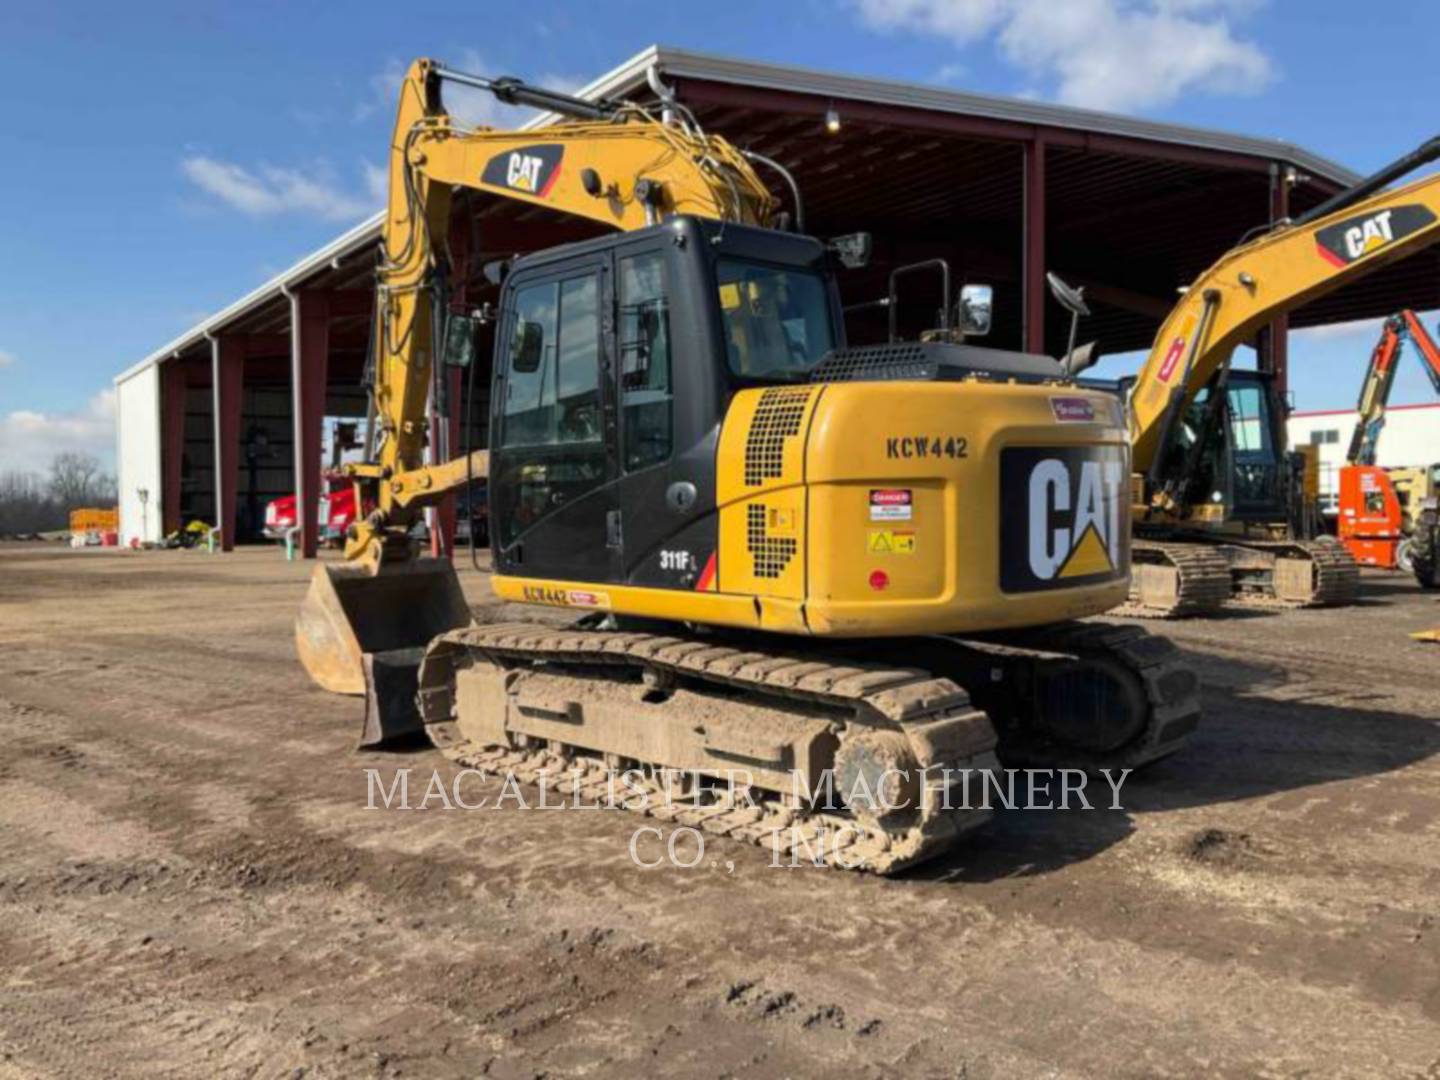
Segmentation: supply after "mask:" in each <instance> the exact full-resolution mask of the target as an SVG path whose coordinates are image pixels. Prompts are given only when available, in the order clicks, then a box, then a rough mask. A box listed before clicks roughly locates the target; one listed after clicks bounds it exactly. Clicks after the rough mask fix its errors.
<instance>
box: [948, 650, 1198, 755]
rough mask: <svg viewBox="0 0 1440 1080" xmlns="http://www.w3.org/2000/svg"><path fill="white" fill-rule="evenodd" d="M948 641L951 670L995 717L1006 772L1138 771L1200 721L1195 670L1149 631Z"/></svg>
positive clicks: (1181, 740) (1184, 738)
mask: <svg viewBox="0 0 1440 1080" xmlns="http://www.w3.org/2000/svg"><path fill="white" fill-rule="evenodd" d="M942 640H944V641H946V642H947V644H948V645H949V647H950V648H951V649H952V650H953V652H952V655H951V657H950V660H949V667H948V669H947V670H948V671H951V672H954V673H955V675H954V677H956V678H957V679H958V680H959V681H962V682H964V683H965V685H967V686H970V687H971V694H972V696H973V697H974V699H975V703H976V704H977V705H980V706H981V707H983V708H984V709H985V711H986V713H987V714H988V715H989V716H990V718H991V720H992V722H993V723H994V724H995V728H996V731H997V732H998V733H999V737H1000V747H999V750H1000V757H1001V760H1002V761H1004V763H1005V764H1006V765H1007V766H1012V767H1018V766H1028V767H1034V768H1052V769H1054V768H1068V769H1084V770H1085V771H1086V772H1089V773H1092V774H1093V773H1097V772H1100V771H1102V770H1106V769H1108V770H1111V771H1112V772H1113V771H1116V770H1120V769H1138V768H1140V767H1142V766H1144V765H1147V764H1149V763H1150V762H1153V761H1157V760H1159V759H1160V758H1163V757H1167V756H1169V755H1170V754H1173V753H1175V752H1176V751H1177V750H1179V749H1180V748H1181V747H1183V746H1184V745H1185V743H1186V741H1187V740H1188V739H1189V737H1190V734H1191V733H1192V732H1193V731H1195V729H1196V728H1197V727H1198V726H1199V723H1200V680H1199V676H1198V675H1197V674H1196V672H1195V669H1194V668H1193V667H1191V666H1190V664H1189V663H1188V662H1187V661H1186V660H1185V658H1184V656H1183V655H1182V654H1181V652H1180V650H1179V649H1177V648H1176V647H1175V645H1174V643H1172V642H1171V641H1170V640H1169V639H1168V638H1165V637H1161V636H1159V635H1156V634H1151V633H1150V632H1149V631H1147V630H1145V629H1144V628H1143V627H1139V626H1117V625H1114V624H1110V623H1097V622H1083V623H1080V622H1076V623H1060V624H1057V625H1055V626H1049V627H1043V628H1040V629H1037V630H1029V631H1020V632H1016V633H1013V634H1006V635H997V636H993V637H991V638H987V639H984V640H976V639H969V638H966V639H942ZM962 672H963V673H962ZM987 677H988V678H987Z"/></svg>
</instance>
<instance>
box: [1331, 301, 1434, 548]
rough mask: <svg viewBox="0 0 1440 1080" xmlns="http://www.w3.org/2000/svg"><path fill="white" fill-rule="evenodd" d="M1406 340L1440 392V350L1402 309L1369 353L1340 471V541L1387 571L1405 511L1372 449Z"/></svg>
mask: <svg viewBox="0 0 1440 1080" xmlns="http://www.w3.org/2000/svg"><path fill="white" fill-rule="evenodd" d="M1407 340H1409V341H1410V342H1412V343H1414V345H1415V347H1416V348H1417V349H1418V350H1419V352H1420V358H1421V359H1422V360H1423V361H1424V363H1425V372H1426V374H1427V375H1429V376H1430V382H1431V384H1432V385H1433V386H1434V387H1435V392H1436V393H1437V394H1440V348H1437V347H1436V345H1435V342H1434V340H1433V339H1432V338H1431V337H1430V335H1429V334H1428V333H1427V332H1426V331H1425V327H1424V326H1423V325H1422V324H1421V322H1420V319H1419V317H1418V316H1417V315H1416V314H1415V312H1413V311H1410V310H1409V309H1406V310H1405V311H1402V312H1400V313H1399V314H1398V315H1392V316H1390V318H1388V319H1386V320H1385V326H1384V329H1383V330H1381V332H1380V340H1379V341H1378V342H1376V343H1375V348H1374V350H1373V351H1372V352H1371V354H1370V365H1369V367H1368V369H1367V370H1366V372H1365V382H1364V384H1363V385H1362V386H1361V388H1360V400H1359V401H1358V402H1357V403H1356V406H1355V407H1356V409H1357V410H1358V411H1359V413H1360V417H1359V419H1358V420H1357V421H1356V423H1355V433H1354V435H1352V436H1351V439H1350V450H1349V452H1348V453H1347V454H1346V456H1345V460H1346V464H1345V466H1344V467H1343V468H1341V470H1340V516H1339V519H1338V521H1337V523H1336V531H1337V533H1338V534H1339V537H1340V542H1341V543H1342V544H1344V545H1345V547H1346V548H1347V549H1348V550H1349V551H1350V554H1351V555H1352V556H1354V558H1355V561H1356V562H1358V563H1360V564H1361V565H1363V566H1378V567H1382V568H1384V569H1387V570H1393V569H1396V568H1397V567H1398V566H1399V562H1400V560H1399V552H1400V547H1401V544H1402V543H1403V542H1404V541H1405V528H1406V522H1405V512H1404V508H1403V507H1402V506H1401V504H1400V498H1399V496H1398V495H1397V494H1396V493H1395V485H1394V484H1393V483H1392V482H1391V480H1390V474H1389V473H1388V472H1386V471H1385V470H1384V469H1382V468H1379V467H1378V466H1376V464H1375V451H1376V446H1377V444H1378V443H1379V441H1380V432H1381V430H1382V429H1383V428H1384V427H1385V406H1386V405H1387V403H1388V402H1389V400H1390V390H1391V388H1392V387H1393V386H1394V385H1395V369H1396V367H1397V366H1398V361H1399V359H1400V354H1401V353H1402V352H1403V351H1404V348H1405V342H1406V341H1407Z"/></svg>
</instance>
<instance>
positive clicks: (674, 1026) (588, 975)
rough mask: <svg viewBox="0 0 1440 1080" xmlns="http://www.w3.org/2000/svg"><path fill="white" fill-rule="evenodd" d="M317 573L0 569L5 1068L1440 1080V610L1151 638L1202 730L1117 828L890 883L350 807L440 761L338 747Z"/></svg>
mask: <svg viewBox="0 0 1440 1080" xmlns="http://www.w3.org/2000/svg"><path fill="white" fill-rule="evenodd" d="M306 572H307V571H306V569H305V568H304V567H303V566H301V565H299V564H286V563H285V562H284V561H283V560H282V559H281V558H280V557H279V556H277V555H276V553H275V552H274V551H271V550H252V551H245V552H241V553H239V554H237V555H234V556H230V557H208V556H205V555H203V554H199V553H191V552H167V553H118V552H116V553H108V552H107V553H101V552H71V551H68V550H59V549H56V548H54V547H48V546H36V545H0V737H3V739H4V745H5V751H4V753H3V754H0V1078H9V1077H27V1078H28V1077H35V1076H63V1077H68V1076H79V1075H86V1076H93V1075H116V1076H147V1077H148V1076H206V1077H211V1076H231V1075H236V1076H295V1075H304V1076H313V1077H328V1076H346V1077H349V1076H395V1075H402V1076H442V1077H444V1076H456V1077H459V1076H475V1075H482V1074H484V1075H490V1076H534V1075H539V1074H546V1075H551V1076H564V1075H579V1074H586V1075H608V1074H614V1073H620V1072H625V1073H627V1074H629V1075H660V1076H694V1075H699V1076H727V1075H728V1076H756V1077H762V1076H775V1075H786V1074H788V1075H810V1074H818V1073H824V1072H829V1073H834V1072H836V1071H838V1070H840V1069H845V1070H846V1071H847V1072H849V1073H852V1074H859V1075H862V1076H863V1075H871V1076H888V1075H895V1074H904V1075H907V1076H968V1077H985V1076H1015V1075H1035V1074H1039V1073H1044V1074H1049V1075H1059V1076H1072V1075H1073V1076H1084V1075H1093V1076H1114V1075H1133V1076H1141V1075H1144V1076H1154V1075H1199V1074H1205V1075H1234V1076H1242V1075H1244V1076H1250V1075H1257V1074H1262V1075H1277V1076H1289V1075H1298V1074H1301V1073H1310V1074H1312V1075H1316V1074H1318V1075H1327V1076H1333V1075H1337V1074H1338V1075H1356V1076H1360V1075H1385V1076H1416V1077H1425V1076H1428V1077H1435V1076H1440V900H1437V896H1440V756H1437V751H1440V723H1437V721H1440V678H1437V673H1440V648H1437V647H1435V646H1423V645H1418V644H1413V643H1411V642H1410V641H1409V640H1408V639H1407V638H1406V637H1405V632H1406V631H1409V630H1414V629H1420V628H1423V627H1426V626H1432V625H1435V624H1437V623H1440V604H1436V603H1434V602H1433V601H1432V600H1431V599H1430V598H1427V597H1422V596H1420V595H1419V594H1417V593H1415V592H1414V591H1413V590H1412V589H1411V588H1409V587H1408V585H1407V583H1406V582H1405V580H1404V579H1402V578H1398V577H1383V576H1377V577H1368V576H1367V577H1366V578H1365V579H1364V583H1363V585H1362V595H1364V597H1365V598H1366V599H1365V602H1364V603H1363V604H1362V605H1361V606H1360V607H1358V608H1355V609H1351V610H1349V611H1348V613H1347V612H1344V611H1306V612H1295V613H1287V614H1284V615H1270V614H1254V613H1244V612H1241V613H1238V614H1235V615H1233V616H1232V617H1229V618H1225V619H1222V620H1218V621H1214V622H1209V623H1203V624H1202V623H1182V624H1172V625H1169V626H1167V627H1165V628H1164V632H1167V633H1169V634H1170V635H1171V636H1172V637H1174V638H1175V639H1176V640H1177V641H1178V642H1179V643H1180V644H1181V645H1182V646H1183V647H1184V648H1185V649H1186V650H1187V651H1188V652H1189V653H1190V655H1191V657H1192V659H1193V660H1194V661H1195V662H1196V663H1197V664H1198V665H1199V666H1200V668H1201V671H1202V674H1203V675H1204V677H1205V679H1206V691H1205V705H1206V714H1207V716H1206V725H1205V727H1204V729H1203V730H1202V731H1201V732H1200V733H1199V735H1198V736H1197V738H1196V739H1195V740H1194V742H1193V744H1192V745H1191V747H1190V748H1189V750H1187V752H1186V753H1185V754H1184V755H1183V756H1182V757H1179V758H1177V759H1174V760H1171V761H1168V762H1165V763H1162V764H1161V765H1159V766H1157V767H1155V768H1153V769H1152V770H1151V771H1149V772H1148V773H1147V774H1145V775H1144V776H1143V777H1136V778H1132V779H1131V780H1130V781H1129V782H1128V783H1127V784H1126V786H1125V789H1124V802H1125V805H1126V809H1125V810H1123V811H1109V810H1095V811H1092V812H1082V811H1071V812H1069V813H1059V812H1054V813H1046V812H1029V813H1026V812H1023V811H1014V812H1003V813H1001V814H1000V816H999V819H998V821H997V822H996V823H995V825H994V826H993V827H991V828H989V829H988V830H986V831H984V832H983V833H982V834H981V835H980V836H979V837H978V838H977V839H976V840H975V841H973V842H972V843H970V844H968V845H967V846H965V847H964V848H962V849H961V850H960V851H958V852H956V853H955V854H954V855H953V856H951V857H949V858H947V859H946V860H944V861H943V862H941V863H938V864H932V865H930V866H927V867H925V868H923V869H922V870H921V871H920V872H918V873H915V874H912V875H910V876H909V877H906V878H903V879H900V880H894V881H885V880H877V879H872V878H866V877H861V876H858V875H847V874H836V873H829V872H824V871H813V870H780V869H773V868H771V867H770V866H769V865H768V864H767V856H766V854H765V853H764V852H761V851H759V850H757V849H753V848H749V847H744V846H741V845H729V846H726V845H724V844H723V842H716V844H715V845H714V846H712V847H711V849H710V850H709V852H707V855H708V856H709V858H707V860H706V862H705V863H703V864H702V865H701V866H700V867H697V868H696V869H694V870H676V869H655V870H641V869H638V868H637V867H636V866H635V865H634V864H633V863H632V862H631V859H630V856H629V854H628V850H627V848H628V843H629V840H630V836H631V834H632V832H633V831H634V829H635V828H636V826H637V824H638V822H637V821H636V820H635V819H634V818H632V817H630V816H628V815H624V814H608V813H595V812H588V813H587V812H578V811H553V812H542V811H534V810H532V811H521V810H517V809H514V808H513V807H510V808H507V809H502V810H486V811H477V812H474V813H465V812H453V813H447V812H444V811H439V810H432V811H425V812H401V811H393V810H391V811H386V810H373V811H372V810H367V809H365V802H366V780H365V773H364V770H365V768H367V767H376V768H381V769H383V770H386V773H387V775H388V771H389V770H390V769H392V768H395V767H405V766H408V767H411V768H414V769H417V770H421V771H423V773H424V774H425V775H426V776H428V773H429V770H430V769H432V768H439V769H441V770H442V772H444V771H445V770H447V769H448V768H449V767H448V766H447V765H446V763H445V762H444V760H443V759H442V758H441V757H440V755H439V754H438V753H434V752H431V751H428V750H427V751H415V752H412V753H408V754H405V755H400V756H397V755H393V754H374V753H361V752H357V751H355V750H353V749H352V746H353V742H354V736H355V733H356V730H357V728H358V723H359V719H358V715H357V705H356V703H355V702H354V701H349V700H344V699H337V698H333V697H330V696H329V695H326V694H324V693H323V692H321V691H318V690H316V689H313V688H312V687H311V686H310V685H309V683H308V682H307V681H306V679H305V677H304V675H303V673H302V672H301V671H300V670H299V668H298V666H297V665H296V664H295V662H294V659H293V650H292V645H291V639H290V630H289V626H290V619H291V617H292V615H293V612H294V608H295V606H296V605H297V604H298V602H299V599H300V596H301V594H302V592H303V589H304V584H305V576H306ZM464 580H465V584H466V589H467V593H468V594H469V595H470V597H471V599H472V602H474V603H475V604H477V605H480V606H481V607H482V608H488V607H489V606H493V601H492V600H490V599H489V597H488V591H487V588H486V583H485V579H484V575H482V574H477V573H474V572H469V571H467V572H466V574H465V575H464ZM527 614H528V613H527ZM1151 628H1152V629H1154V630H1161V628H1160V627H1158V626H1152V627H1151ZM446 775H448V772H447V773H446ZM496 790H498V787H497V788H496ZM474 791H475V792H476V793H483V791H484V789H483V788H482V787H477V788H475V789H474ZM727 862H728V863H730V864H732V866H733V869H730V870H727V868H726V866H725V863H727Z"/></svg>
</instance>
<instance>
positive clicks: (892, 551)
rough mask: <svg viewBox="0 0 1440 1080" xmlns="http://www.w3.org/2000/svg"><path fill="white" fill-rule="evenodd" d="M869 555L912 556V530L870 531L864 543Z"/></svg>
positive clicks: (913, 551) (913, 535)
mask: <svg viewBox="0 0 1440 1080" xmlns="http://www.w3.org/2000/svg"><path fill="white" fill-rule="evenodd" d="M865 550H866V551H868V552H869V553H870V554H871V555H914V554H915V532H914V530H913V529H871V530H870V532H869V533H868V535H867V537H866V541H865Z"/></svg>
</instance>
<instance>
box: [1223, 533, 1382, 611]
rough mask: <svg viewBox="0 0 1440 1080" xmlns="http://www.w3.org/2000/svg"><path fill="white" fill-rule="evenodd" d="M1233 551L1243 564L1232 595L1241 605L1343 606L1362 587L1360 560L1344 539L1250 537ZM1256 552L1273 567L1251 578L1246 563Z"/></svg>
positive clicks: (1240, 564)
mask: <svg viewBox="0 0 1440 1080" xmlns="http://www.w3.org/2000/svg"><path fill="white" fill-rule="evenodd" d="M1232 550H1236V551H1237V557H1236V560H1235V564H1236V566H1237V567H1238V568H1239V573H1238V575H1237V582H1236V589H1235V593H1234V595H1233V597H1232V599H1234V600H1236V601H1237V602H1239V603H1242V604H1248V605H1252V606H1258V607H1269V608H1285V609H1294V608H1307V607H1343V606H1345V605H1346V604H1353V603H1354V602H1355V596H1356V594H1357V593H1358V592H1359V589H1360V564H1359V563H1357V562H1356V561H1355V557H1354V556H1353V555H1351V554H1350V552H1349V551H1347V550H1346V549H1345V548H1344V547H1343V546H1341V545H1340V544H1331V543H1322V542H1320V541H1315V540H1275V541H1246V542H1245V543H1244V544H1243V545H1235V547H1234V548H1233V549H1232ZM1257 555H1258V556H1259V558H1260V560H1261V561H1269V562H1270V563H1271V566H1270V567H1269V568H1268V572H1267V573H1262V574H1261V575H1259V576H1258V577H1256V578H1254V579H1249V578H1248V577H1247V574H1246V572H1245V570H1246V564H1247V562H1250V561H1252V560H1253V559H1254V557H1255V556H1257ZM1251 580H1253V581H1254V582H1255V583H1254V584H1251Z"/></svg>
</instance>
